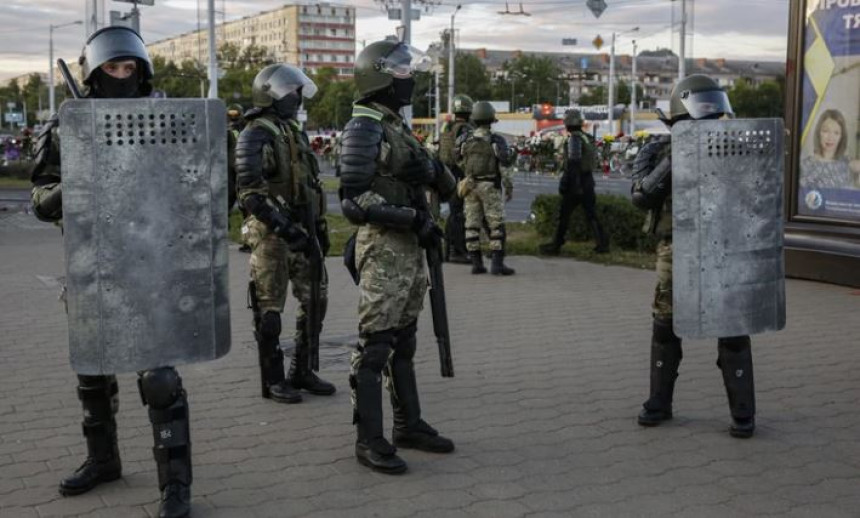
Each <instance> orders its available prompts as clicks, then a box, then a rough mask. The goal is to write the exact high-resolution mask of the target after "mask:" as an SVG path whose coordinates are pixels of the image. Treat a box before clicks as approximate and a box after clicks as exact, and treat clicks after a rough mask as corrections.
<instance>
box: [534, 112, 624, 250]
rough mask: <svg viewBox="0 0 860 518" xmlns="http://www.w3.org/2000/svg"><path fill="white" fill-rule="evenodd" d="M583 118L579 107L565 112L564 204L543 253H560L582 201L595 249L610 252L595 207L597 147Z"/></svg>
mask: <svg viewBox="0 0 860 518" xmlns="http://www.w3.org/2000/svg"><path fill="white" fill-rule="evenodd" d="M582 122H583V121H582V114H581V113H580V112H579V110H568V112H567V113H565V114H564V126H565V128H566V129H567V131H568V136H567V138H566V139H565V140H564V142H563V144H562V174H561V179H560V180H559V183H558V193H559V194H560V195H561V208H560V209H559V214H558V226H556V229H555V237H554V238H553V240H552V241H550V242H549V243H544V244H542V245H541V246H540V252H541V253H542V254H546V255H558V254H559V252H560V251H561V247H562V246H564V242H565V236H566V235H567V229H568V227H569V226H570V215H571V214H573V209H575V208H576V206H577V205H579V204H580V203H581V204H582V208H583V209H584V210H585V220H586V222H587V223H588V225H589V226H590V227H591V231H592V232H593V233H594V240H595V242H596V246H595V247H594V251H595V252H596V253H598V254H605V253H607V252H609V237H608V236H607V235H606V232H604V231H603V227H602V226H601V225H600V221H599V220H598V219H597V212H596V211H595V202H596V200H597V196H596V195H595V193H594V175H593V174H592V167H593V166H594V164H595V162H596V157H597V149H596V148H595V146H594V141H593V140H592V138H591V136H590V135H588V134H586V133H584V132H583V131H582Z"/></svg>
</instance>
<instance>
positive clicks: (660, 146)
mask: <svg viewBox="0 0 860 518" xmlns="http://www.w3.org/2000/svg"><path fill="white" fill-rule="evenodd" d="M668 146H669V143H668V141H662V140H661V141H655V142H649V143H648V144H646V145H645V146H643V147H642V149H641V150H639V153H637V155H636V158H635V159H634V160H633V177H634V178H635V180H634V181H633V187H632V189H631V201H632V202H633V205H635V206H636V207H638V208H640V209H642V210H653V209H657V208H659V207H660V206H661V205H662V204H663V202H664V201H665V200H666V197H667V196H668V195H669V193H670V192H671V189H672V160H671V158H672V156H671V155H670V154H668V153H667V151H668Z"/></svg>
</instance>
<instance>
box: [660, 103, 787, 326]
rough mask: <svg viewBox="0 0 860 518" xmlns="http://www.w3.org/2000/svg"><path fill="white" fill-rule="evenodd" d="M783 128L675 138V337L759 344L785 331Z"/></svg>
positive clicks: (736, 124)
mask: <svg viewBox="0 0 860 518" xmlns="http://www.w3.org/2000/svg"><path fill="white" fill-rule="evenodd" d="M783 150H784V148H783V123H782V120H781V119H748V120H744V119H738V120H705V121H684V122H679V123H677V124H675V125H674V126H673V128H672V215H673V219H672V225H673V228H672V249H673V255H672V263H673V264H672V270H673V275H672V280H673V313H674V328H675V333H676V334H678V335H679V336H682V337H689V338H715V337H728V336H740V335H751V334H756V333H763V332H767V331H776V330H780V329H782V328H783V327H785V265H784V261H783V220H782V205H783V172H784V171H783V169H784V155H783Z"/></svg>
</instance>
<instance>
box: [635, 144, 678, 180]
mask: <svg viewBox="0 0 860 518" xmlns="http://www.w3.org/2000/svg"><path fill="white" fill-rule="evenodd" d="M668 145H669V141H668V140H663V139H656V140H652V141H651V142H648V143H647V144H645V145H644V146H642V149H640V150H639V152H638V153H636V158H634V159H633V176H634V177H642V176H645V175H647V174H648V173H649V172H651V170H652V169H654V167H655V166H656V165H657V161H658V160H659V159H660V154H661V153H662V152H663V150H664V149H665V148H666V147H667V146H668Z"/></svg>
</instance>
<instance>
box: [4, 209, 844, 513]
mask: <svg viewBox="0 0 860 518" xmlns="http://www.w3.org/2000/svg"><path fill="white" fill-rule="evenodd" d="M0 258H2V260H0V393H2V394H3V398H2V400H0V517H2V518H6V517H9V518H19V517H20V518H25V517H36V516H38V517H45V516H94V517H118V516H122V517H150V516H153V515H154V513H155V510H156V508H157V506H156V500H157V497H158V491H157V487H156V473H155V465H154V462H153V460H152V454H151V448H152V434H151V431H150V428H149V425H148V421H147V418H146V411H145V408H144V407H143V406H141V404H140V398H139V397H138V394H137V387H136V382H135V378H136V376H135V375H133V374H124V375H121V376H119V380H120V401H121V404H120V412H119V415H118V422H119V435H120V450H121V455H122V461H123V474H124V476H123V478H122V479H121V480H120V481H117V482H113V483H110V484H106V485H103V486H101V487H99V488H97V489H95V490H94V491H92V492H90V493H87V494H85V495H81V496H77V497H71V498H63V497H61V496H59V495H58V493H57V483H58V481H59V480H60V478H61V477H62V476H64V475H65V474H67V473H68V472H70V471H72V470H73V469H75V468H76V467H77V466H78V464H79V463H80V462H81V460H82V458H83V454H84V450H85V446H84V441H83V438H82V437H81V428H80V421H81V410H80V404H79V401H78V400H77V396H76V393H75V377H74V374H73V373H72V372H71V370H70V369H69V366H68V359H67V347H66V322H65V315H64V313H63V311H62V306H61V305H60V303H59V302H58V301H57V294H58V286H57V281H56V278H57V277H59V276H62V271H63V270H62V241H61V237H60V234H59V231H58V230H57V229H55V228H53V227H51V226H48V225H44V224H41V223H39V222H37V221H36V220H35V219H34V218H33V217H32V216H27V215H25V214H16V213H12V214H10V213H0ZM247 258H248V256H247V255H244V254H240V253H239V252H238V251H236V250H235V247H233V248H232V249H231V255H230V260H231V265H230V268H231V279H230V280H231V290H232V292H231V301H232V318H233V320H232V325H233V350H232V352H231V353H230V354H229V355H228V356H226V357H225V358H223V359H221V360H219V361H216V362H211V363H205V364H196V365H186V366H182V367H180V368H179V370H180V372H181V373H182V375H183V378H184V385H185V387H186V389H187V390H188V393H189V399H190V405H191V421H192V423H191V428H192V442H193V455H194V485H193V487H192V493H193V498H194V514H193V516H196V517H247V516H260V517H278V518H280V517H285V516H312V517H340V516H343V517H349V518H357V517H363V516H386V517H387V516H404V517H405V516H409V517H428V518H429V517H439V516H443V517H449V516H450V517H474V516H482V517H506V516H512V517H518V516H530V517H537V516H541V517H544V516H546V517H549V516H577V517H591V516H604V517H625V516H643V517H651V516H688V517H697V518H699V517H708V516H714V517H730V516H765V515H774V516H789V517H802V516H809V517H812V516H815V517H850V516H858V514H860V412H859V411H858V407H857V400H858V393H860V374H858V373H860V347H858V345H860V317H859V316H858V315H860V293H858V292H856V291H853V290H851V289H848V288H842V287H837V286H830V285H825V284H816V283H810V282H802V281H789V282H788V284H787V295H788V327H787V329H786V330H784V331H782V332H780V333H775V334H768V335H763V336H759V337H753V343H754V351H755V353H754V358H755V366H756V385H757V391H758V392H757V396H758V425H759V426H758V433H757V435H756V436H755V438H753V439H750V440H737V439H732V438H730V437H729V436H728V433H727V432H726V427H727V424H728V421H729V416H728V408H727V404H726V399H725V394H724V390H723V387H722V379H721V375H720V372H719V371H718V370H717V368H716V367H715V365H714V361H715V359H716V343H715V341H688V342H685V350H684V362H683V363H682V365H681V377H680V378H679V380H678V386H677V390H676V401H675V415H676V418H675V420H674V421H673V422H671V423H669V424H668V425H666V426H662V427H659V428H656V429H643V428H640V427H639V426H637V425H636V422H635V416H636V414H637V413H638V411H639V409H640V405H641V403H642V401H643V400H644V399H645V398H646V396H647V391H648V371H647V365H648V355H649V338H650V309H649V304H650V299H651V295H652V290H653V283H654V273H653V272H649V271H637V270H632V269H627V268H620V267H605V266H600V265H595V264H589V263H580V262H575V261H571V260H562V259H552V260H549V259H539V258H533V257H513V258H510V261H509V262H510V264H511V265H512V266H513V267H515V268H516V269H517V275H515V276H514V277H511V278H505V279H500V278H495V277H492V276H489V275H484V276H480V277H473V276H471V275H470V274H469V272H468V269H467V267H465V266H460V265H446V271H445V273H446V276H447V287H448V302H449V312H450V322H451V330H452V344H453V354H454V365H455V372H456V377H455V378H453V379H442V378H440V376H439V364H438V357H437V353H436V345H435V341H434V340H433V337H432V325H431V321H430V315H429V309H428V310H427V311H425V312H424V314H423V315H422V319H421V322H420V324H419V344H420V347H419V352H418V357H417V369H418V376H419V383H420V385H421V395H422V398H423V399H422V405H423V410H424V415H425V417H426V418H427V420H428V421H429V422H430V423H431V424H433V425H434V426H436V427H437V428H438V429H439V430H440V431H442V432H443V433H444V434H446V435H448V436H450V437H451V438H452V439H453V440H454V441H455V442H456V445H457V450H456V452H454V453H453V454H451V455H447V456H440V455H432V454H425V453H420V452H414V451H401V453H402V456H403V457H404V459H405V460H406V461H407V462H408V463H409V472H407V473H406V474H405V475H403V476H399V477H394V476H386V475H380V474H375V473H372V472H370V471H368V470H367V469H366V468H363V467H361V466H359V465H358V464H357V462H356V461H355V460H354V458H353V441H354V431H353V427H352V425H351V419H352V413H351V406H350V401H349V390H348V385H347V372H348V354H349V351H348V348H347V346H348V344H350V343H351V342H353V341H354V340H355V334H356V316H355V310H356V304H357V288H356V287H355V286H354V285H353V284H352V282H351V280H350V279H349V278H348V275H347V273H346V272H345V270H344V268H343V267H342V264H341V261H340V258H332V259H330V260H329V262H328V266H329V273H330V277H331V287H330V298H331V301H330V304H329V311H328V317H327V318H326V327H325V331H324V337H323V340H324V342H325V343H324V344H323V347H324V351H323V358H322V362H323V366H322V372H321V374H322V375H323V376H324V377H325V378H327V379H329V380H331V381H334V382H335V383H336V384H337V387H338V392H337V394H336V395H335V396H333V397H330V398H323V397H313V396H306V398H305V401H304V402H303V403H302V404H300V405H279V404H275V403H271V402H269V401H264V400H263V399H261V398H260V395H259V378H258V376H259V375H258V372H257V358H256V352H255V349H254V344H253V341H252V337H251V329H250V314H249V311H248V310H247V309H245V284H246V279H247ZM293 308H294V303H293V302H292V301H290V302H289V310H290V312H292V310H293ZM284 321H285V323H290V322H291V321H292V320H291V316H289V315H287V316H285V319H284ZM285 328H286V329H291V328H292V326H291V325H289V324H287V325H285ZM386 421H387V422H390V408H389V407H388V405H386Z"/></svg>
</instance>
